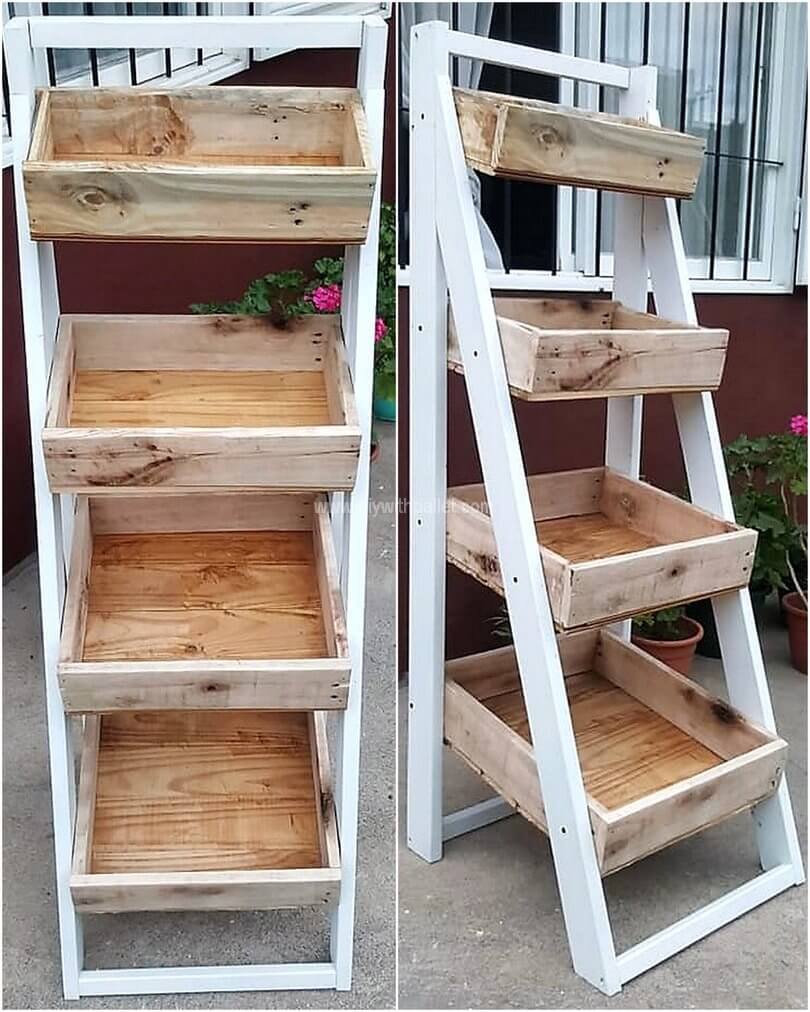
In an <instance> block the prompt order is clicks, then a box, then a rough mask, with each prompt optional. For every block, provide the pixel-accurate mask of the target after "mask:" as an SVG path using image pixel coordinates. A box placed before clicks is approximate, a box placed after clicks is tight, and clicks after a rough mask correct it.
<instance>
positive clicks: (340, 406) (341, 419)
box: [323, 325, 360, 446]
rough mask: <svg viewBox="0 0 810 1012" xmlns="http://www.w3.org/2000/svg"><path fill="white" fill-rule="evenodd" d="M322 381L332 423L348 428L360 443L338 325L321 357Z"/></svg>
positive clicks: (344, 351) (349, 379)
mask: <svg viewBox="0 0 810 1012" xmlns="http://www.w3.org/2000/svg"><path fill="white" fill-rule="evenodd" d="M323 359H324V361H323V369H324V381H325V383H326V396H327V401H328V403H329V412H330V417H331V419H332V422H333V423H334V424H338V425H344V426H350V427H351V429H352V432H353V434H355V435H356V438H357V441H358V446H359V443H360V422H359V420H358V417H357V404H356V402H355V399H354V389H353V387H352V381H351V375H350V373H349V363H348V361H347V359H346V348H345V346H344V344H343V338H342V337H341V334H340V329H339V325H338V326H336V328H335V330H334V331H332V332H330V334H329V336H328V339H327V342H326V348H325V349H324V355H323Z"/></svg>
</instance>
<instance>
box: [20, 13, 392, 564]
mask: <svg viewBox="0 0 810 1012" xmlns="http://www.w3.org/2000/svg"><path fill="white" fill-rule="evenodd" d="M392 28H393V26H392V25H389V39H388V72H387V88H386V90H387V104H386V124H385V151H384V155H383V199H384V200H387V201H393V200H394V193H395V176H396V169H395V143H396V141H395V123H396V100H395V90H394V82H395V68H396V59H395V56H394V54H395V46H394V34H395V33H394V32H393V30H392ZM356 72H357V55H356V53H355V52H353V51H351V50H329V51H328V53H324V52H323V51H317V50H298V51H297V52H293V53H288V54H286V55H284V56H280V57H277V58H276V59H273V60H267V61H265V62H263V63H257V64H256V65H255V66H254V67H252V68H251V69H250V70H248V71H246V72H244V73H242V74H238V75H236V76H234V77H232V78H230V79H229V80H228V81H227V82H222V83H227V84H231V85H233V84H252V85H259V84H275V85H312V86H318V85H322V86H326V85H332V86H348V85H352V84H354V81H355V79H356ZM15 229H16V225H15V218H14V196H13V182H12V177H11V170H10V169H8V170H6V171H4V172H3V290H4V293H5V297H4V301H3V477H4V479H5V480H4V486H3V487H4V499H3V518H4V526H3V569H4V571H5V570H6V569H8V568H10V567H11V566H13V565H14V564H15V563H16V562H18V561H19V560H20V559H22V558H24V557H25V556H26V555H27V554H28V553H29V552H31V551H32V550H33V548H34V502H33V483H32V478H31V448H30V441H29V432H28V414H27V400H26V393H25V359H24V350H23V338H22V327H21V320H20V304H19V289H20V282H19V274H18V268H17V246H16V232H15ZM340 252H342V251H341V250H338V249H330V248H329V247H316V246H261V245H255V244H254V245H238V244H229V245H223V244H209V245H206V244H204V243H187V244H181V243H165V244H164V243H161V244H157V243H143V244H136V243H114V242H109V243H57V246H56V258H57V269H58V274H59V288H60V293H61V302H62V309H63V311H64V312H67V313H78V312H81V313H184V312H187V310H188V306H189V304H190V303H192V302H215V301H220V300H225V299H230V298H234V297H236V296H238V295H240V294H241V292H242V291H243V289H244V288H245V286H246V285H247V283H248V282H249V281H251V280H252V279H253V278H255V277H258V276H259V275H261V274H266V273H268V272H269V271H275V270H284V269H288V268H296V267H298V268H305V269H308V268H309V267H310V266H311V264H312V261H313V260H315V259H316V258H317V257H319V256H323V255H325V254H331V255H339V253H340Z"/></svg>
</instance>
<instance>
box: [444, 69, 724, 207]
mask: <svg viewBox="0 0 810 1012" xmlns="http://www.w3.org/2000/svg"><path fill="white" fill-rule="evenodd" d="M454 96H455V103H456V112H457V114H458V118H459V126H460V128H461V136H462V142H463V144H464V153H465V155H466V157H467V161H468V163H469V164H470V165H472V166H473V167H474V168H475V169H478V170H479V171H481V172H486V173H488V174H489V175H497V176H505V177H507V178H517V179H533V180H540V181H552V182H556V183H569V184H572V185H574V186H590V187H596V188H599V189H603V190H618V191H621V192H625V193H639V194H648V195H650V196H668V197H682V198H690V197H691V196H692V195H693V193H694V191H695V187H696V186H697V181H698V176H699V175H700V170H701V167H702V165H703V149H704V143H703V140H702V139H701V138H698V137H692V136H689V135H688V134H682V133H678V132H676V131H674V130H666V129H663V128H661V127H655V126H651V125H650V124H649V123H646V122H644V121H642V120H636V119H628V118H625V117H620V116H614V115H611V114H609V113H593V112H587V111H585V110H582V109H569V108H566V107H565V106H560V105H556V104H552V103H548V102H541V101H537V100H534V99H523V98H514V97H511V96H508V95H495V94H492V93H489V92H482V91H466V90H464V89H461V88H455V89H454Z"/></svg>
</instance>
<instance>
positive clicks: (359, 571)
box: [4, 15, 388, 999]
mask: <svg viewBox="0 0 810 1012" xmlns="http://www.w3.org/2000/svg"><path fill="white" fill-rule="evenodd" d="M387 33H388V26H387V25H386V23H385V21H384V20H383V19H382V18H381V17H379V16H377V15H369V16H325V17H322V16H315V17H307V16H291V17H283V16H275V15H273V16H256V17H254V16H250V17H244V16H227V15H226V16H223V17H198V16H177V17H174V16H170V17H138V16H134V17H127V18H122V17H115V16H112V17H103V16H91V17H87V16H84V17H61V16H50V17H32V18H14V19H12V20H11V21H9V22H8V23H7V24H6V26H5V28H4V44H5V49H6V54H7V58H8V74H9V84H10V93H11V125H12V136H13V143H14V178H15V200H16V216H17V230H18V236H19V244H20V280H21V287H22V297H23V328H24V332H25V348H26V365H27V374H28V396H29V410H30V418H31V445H32V452H33V461H34V485H35V495H36V511H37V532H38V533H37V541H38V553H39V580H40V594H41V601H42V629H43V643H44V661H45V685H46V704H47V717H48V737H49V757H50V769H51V789H52V799H53V819H54V846H55V856H56V884H57V900H58V914H59V935H60V948H61V959H62V980H63V991H64V996H65V998H67V999H75V998H79V997H80V996H83V995H137V994H171V993H193V992H206V991H249V990H292V989H296V990H297V989H316V988H336V989H338V990H347V989H349V988H350V986H351V976H352V962H353V938H354V912H355V894H356V861H357V823H358V819H357V816H358V794H359V762H360V735H361V714H362V664H363V647H364V616H365V581H366V546H367V533H368V491H369V445H370V433H371V404H372V390H373V373H374V320H375V311H376V295H377V250H378V228H379V203H380V190H381V185H382V180H381V172H380V166H381V162H382V137H383V120H384V100H385V62H386V40H387ZM263 39H264V40H266V45H267V46H268V47H270V48H276V49H278V48H279V47H284V48H290V49H293V48H303V47H306V48H321V49H335V48H347V49H357V50H359V60H358V76H357V87H358V89H359V91H360V93H361V96H362V98H363V102H364V105H365V110H366V119H367V122H368V128H369V135H370V142H371V147H372V151H373V154H374V158H375V162H376V165H377V167H378V177H377V184H376V187H375V192H374V197H373V203H372V213H371V217H370V221H369V230H368V238H367V240H366V242H365V243H364V244H362V245H360V246H352V247H346V261H345V267H346V270H345V279H344V292H345V293H346V296H347V298H346V303H347V309H346V310H344V313H343V334H344V340H345V343H346V348H347V356H348V361H349V368H350V370H351V372H352V377H353V382H354V390H355V398H356V402H357V408H358V417H359V422H360V428H361V446H360V460H359V466H358V473H357V482H356V484H355V486H354V489H353V490H352V492H351V494H350V495H345V494H339V495H336V496H333V511H334V516H335V520H336V541H337V543H338V546H339V548H340V565H341V583H342V586H343V589H344V594H345V598H346V613H347V614H346V618H347V633H348V640H349V649H350V651H351V657H352V668H353V673H352V685H351V688H350V691H349V701H348V707H347V709H346V710H345V711H341V712H340V713H339V715H338V716H336V718H335V719H336V720H337V722H338V735H337V737H338V748H337V750H336V758H335V764H334V773H335V780H336V784H335V802H336V809H337V816H338V831H339V836H340V844H341V891H340V899H339V901H338V905H337V908H336V909H335V910H334V911H333V912H332V915H331V918H330V959H331V961H329V962H326V961H325V962H321V963H278V964H259V965H244V966H240V965H236V966H190V967H153V968H152V967H150V968H138V969H115V970H85V969H84V968H83V964H84V950H83V932H82V919H81V917H80V916H79V915H78V914H77V912H76V910H75V908H74V905H73V900H72V897H71V894H70V867H71V860H72V847H73V823H74V817H75V789H76V783H75V767H74V757H73V753H72V749H71V742H70V733H69V732H70V725H69V718H68V717H67V715H66V714H65V712H64V709H63V706H62V700H61V693H60V691H59V684H58V680H57V657H58V651H59V638H60V626H61V617H62V609H63V607H64V594H65V572H66V564H67V563H66V560H67V559H68V558H69V553H70V535H71V530H72V509H73V497H72V496H71V497H68V496H52V495H51V493H50V490H49V488H48V481H47V476H46V473H45V465H44V457H43V453H42V442H41V430H42V427H43V424H44V419H45V408H46V401H47V388H48V378H49V373H50V367H51V358H52V354H53V347H54V340H55V333H56V324H57V321H58V318H59V300H58V291H57V279H56V268H55V262H54V257H53V247H52V244H50V243H35V242H33V241H32V239H31V236H30V232H29V228H28V215H27V211H26V206H25V199H24V190H23V185H22V162H23V160H24V158H25V156H26V154H27V150H28V144H29V140H30V136H31V127H32V119H33V110H34V91H35V88H36V87H39V86H47V80H46V77H45V76H44V69H43V68H44V59H43V56H44V49H45V48H54V49H59V48H88V47H89V48H99V49H104V48H123V49H127V48H162V47H172V46H180V45H182V46H191V47H194V48H213V47H216V48H218V49H219V48H222V47H223V46H224V47H226V48H250V47H251V46H257V45H259V44H261V42H262V40H263ZM346 500H349V503H350V509H349V510H348V511H347V510H345V509H344V505H345V502H346Z"/></svg>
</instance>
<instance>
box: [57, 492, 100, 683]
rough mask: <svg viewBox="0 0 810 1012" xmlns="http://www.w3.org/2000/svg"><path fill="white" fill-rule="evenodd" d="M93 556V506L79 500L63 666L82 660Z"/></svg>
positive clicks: (61, 647)
mask: <svg viewBox="0 0 810 1012" xmlns="http://www.w3.org/2000/svg"><path fill="white" fill-rule="evenodd" d="M92 558H93V535H92V531H91V529H90V508H89V504H88V502H87V499H86V498H84V497H82V498H80V499H77V501H76V512H75V515H74V519H73V539H72V544H71V546H70V562H69V565H68V580H67V588H66V591H65V610H64V613H63V615H62V636H61V639H60V643H59V666H61V665H62V664H63V663H65V662H70V661H79V660H81V657H82V651H83V648H84V636H85V631H86V629H87V609H88V602H89V594H90V566H91V563H92Z"/></svg>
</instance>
